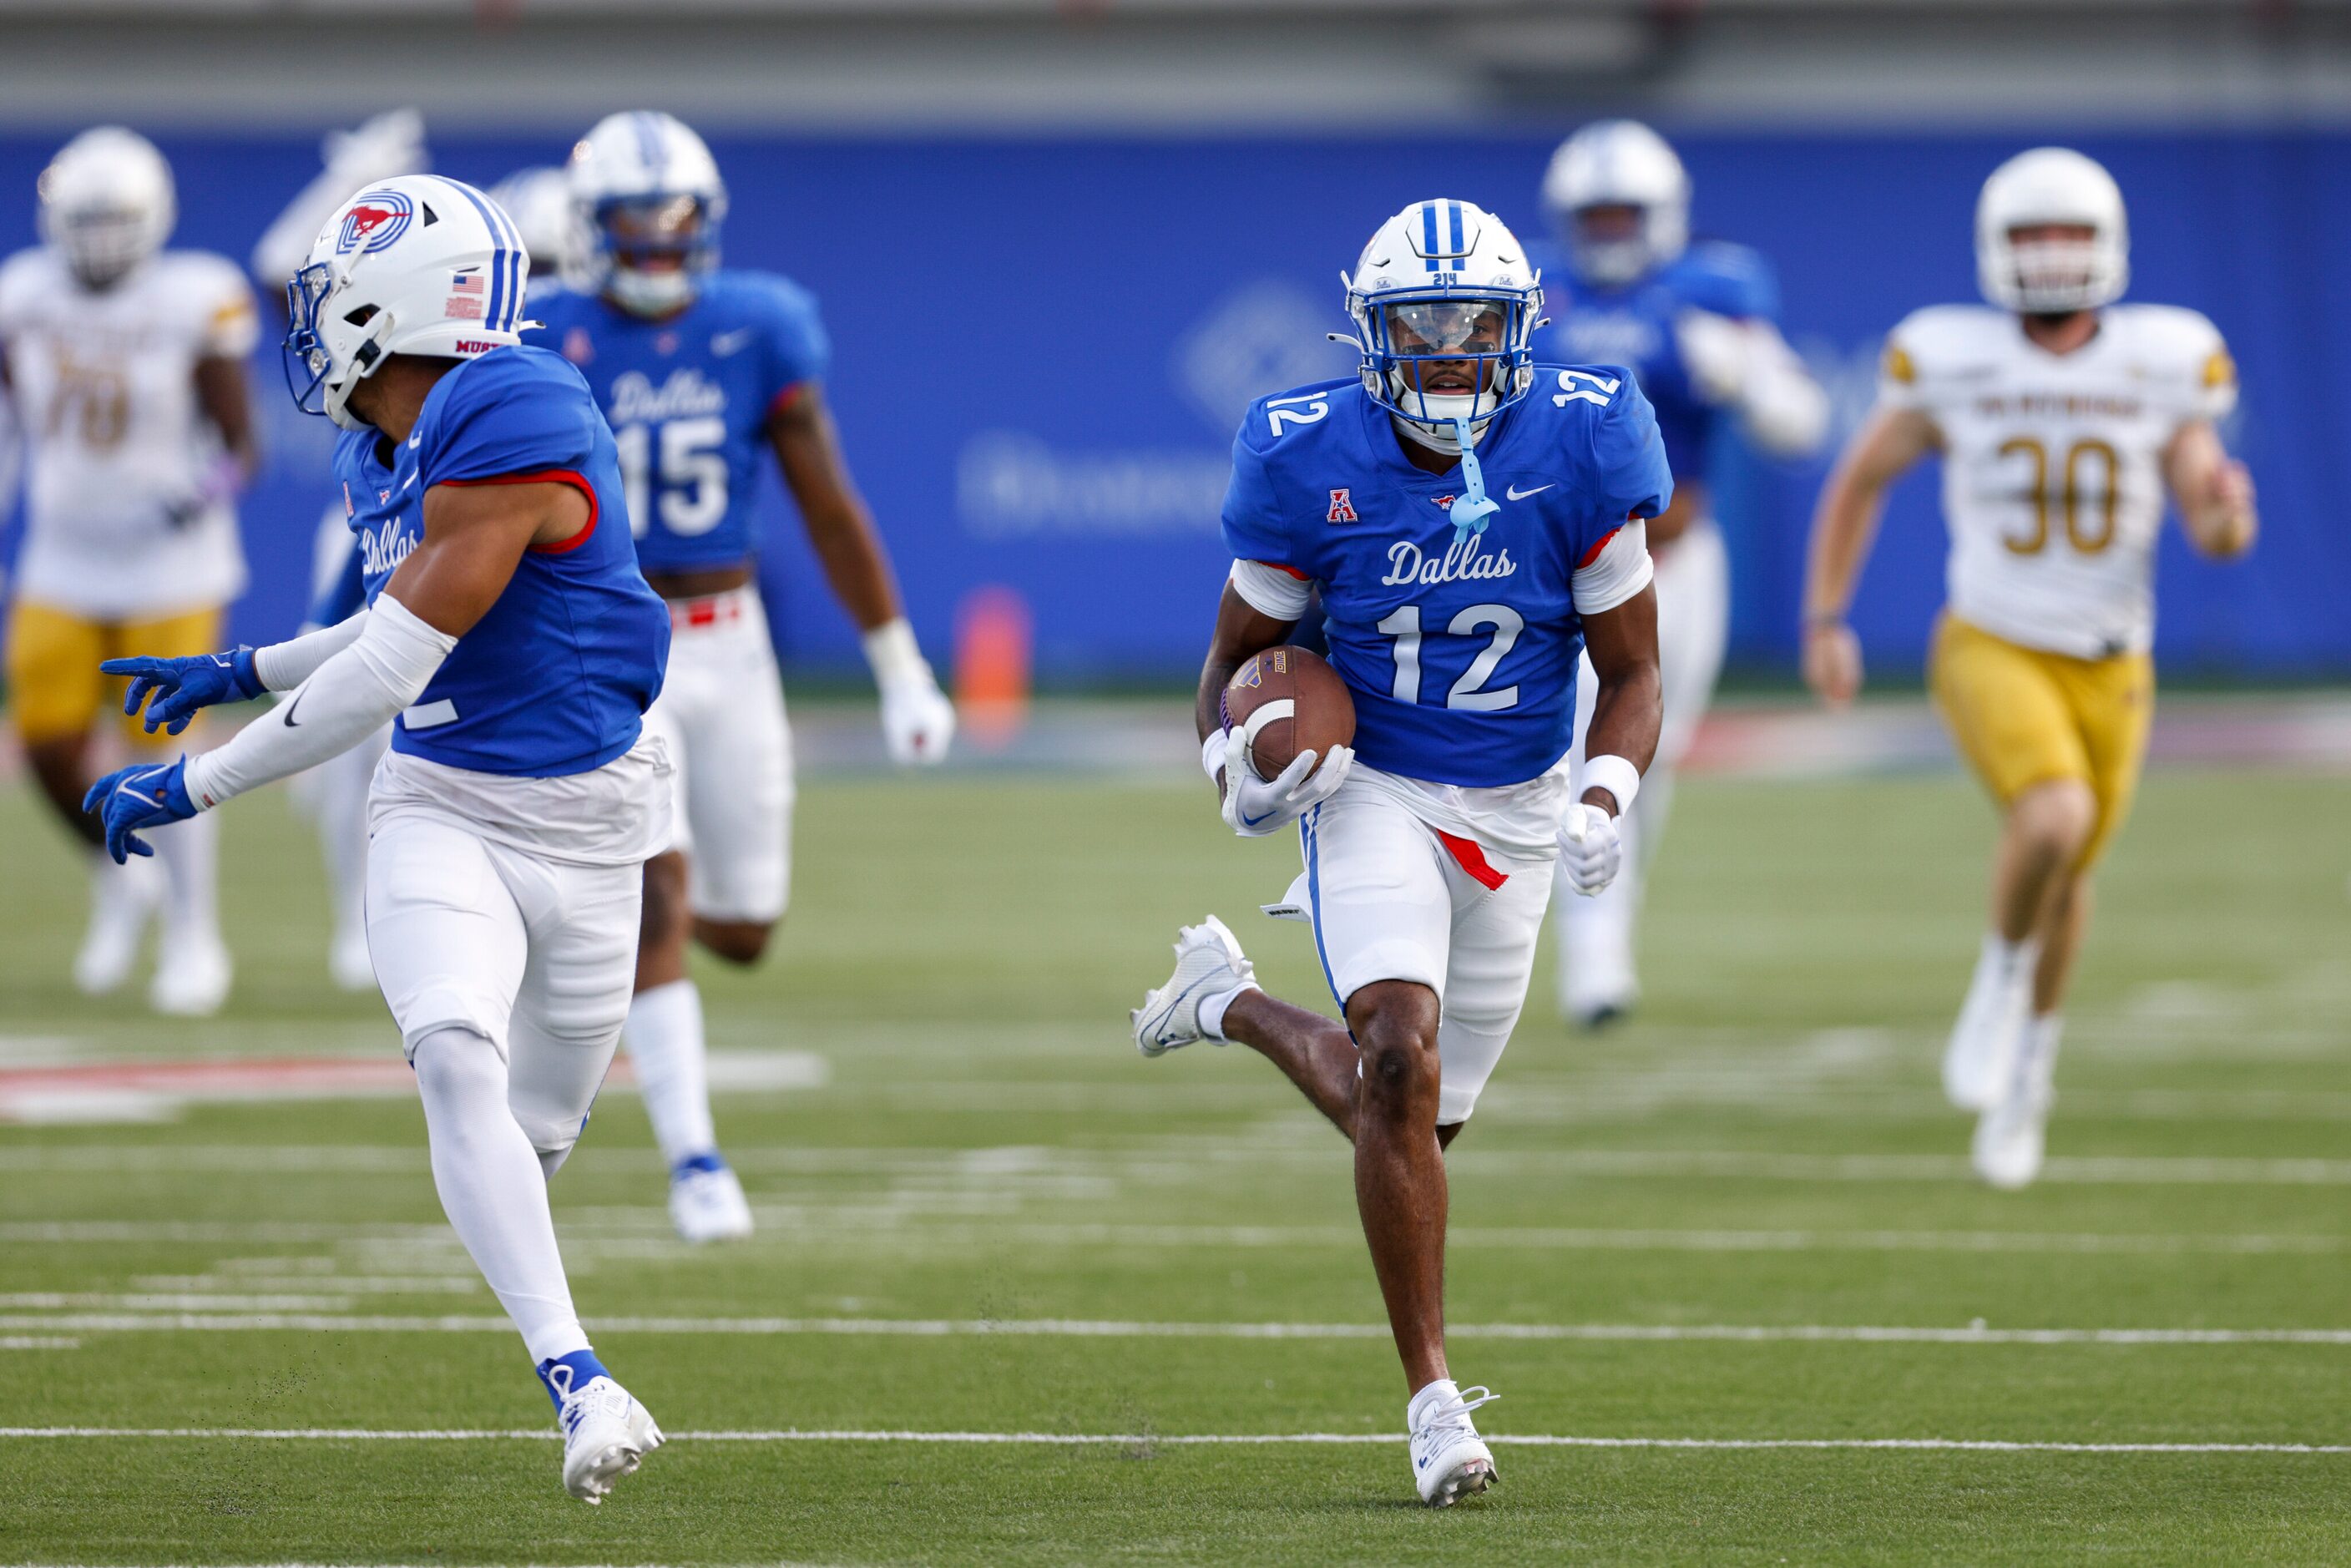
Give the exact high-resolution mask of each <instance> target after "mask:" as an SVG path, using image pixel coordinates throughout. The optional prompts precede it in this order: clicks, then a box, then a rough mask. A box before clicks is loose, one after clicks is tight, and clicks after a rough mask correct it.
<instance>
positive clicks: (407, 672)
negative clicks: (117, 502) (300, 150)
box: [88, 174, 670, 1503]
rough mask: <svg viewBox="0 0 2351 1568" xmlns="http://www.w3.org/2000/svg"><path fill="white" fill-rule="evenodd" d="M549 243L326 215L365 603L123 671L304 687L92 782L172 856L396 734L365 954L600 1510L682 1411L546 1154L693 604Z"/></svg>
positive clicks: (109, 816) (654, 836)
mask: <svg viewBox="0 0 2351 1568" xmlns="http://www.w3.org/2000/svg"><path fill="white" fill-rule="evenodd" d="M528 270H529V258H528V256H526V255H525V254H524V253H523V250H522V247H521V246H520V245H519V244H518V243H517V236H516V235H515V231H514V229H513V227H512V225H510V224H509V223H508V222H507V218H506V215H505V214H503V213H501V212H499V211H498V209H497V207H496V205H495V204H493V203H491V202H490V201H489V200H488V198H487V197H486V196H485V195H484V194H483V193H481V192H479V191H476V190H475V189H474V188H473V187H471V186H469V185H463V184H459V183H457V182H455V181H454V180H445V179H441V178H438V177H436V176H434V175H430V174H412V175H406V176H402V177H401V178H397V179H393V180H388V181H383V182H381V183H376V184H373V185H371V186H369V187H368V188H367V189H366V190H365V191H363V192H360V193H359V194H357V195H355V196H354V197H353V198H352V199H351V200H350V202H349V203H348V204H345V205H344V207H343V208H342V210H341V211H340V214H332V215H330V216H329V218H328V220H327V223H326V225H325V226H323V227H322V228H321V229H320V230H319V237H318V241H317V244H316V245H315V246H313V248H312V250H311V260H310V262H309V263H308V265H307V266H305V267H302V268H301V270H300V271H298V273H296V274H295V276H294V277H293V279H292V280H291V282H290V283H289V284H288V289H287V293H288V300H287V302H288V307H289V308H288V311H287V314H288V317H289V319H290V320H291V323H292V325H291V329H290V330H289V332H288V334H287V349H288V350H289V351H290V352H291V354H292V355H293V356H294V357H295V358H297V359H298V360H299V361H301V362H302V363H303V365H304V366H305V367H306V368H307V370H308V372H309V377H310V379H309V382H308V385H306V386H304V385H299V383H297V384H298V392H297V394H296V395H297V401H298V402H299V403H300V404H301V406H302V407H303V409H304V410H305V412H308V413H325V414H326V415H327V416H329V418H331V419H332V420H333V421H334V422H335V423H336V424H337V425H338V426H339V427H340V429H341V431H342V434H341V436H340V439H339V440H338V441H337V443H336V446H335V472H336V475H337V476H338V477H339V478H340V480H341V481H342V483H343V485H344V486H346V487H347V488H348V490H349V493H350V495H351V497H353V502H354V505H353V508H352V515H351V528H352V529H353V531H354V532H356V533H360V534H362V535H363V536H364V537H363V538H361V539H360V546H359V549H360V559H361V560H362V562H363V566H362V570H363V572H364V574H365V589H366V596H367V600H368V605H367V608H366V609H365V611H364V612H361V613H360V614H356V615H353V616H351V617H350V618H349V619H348V620H345V621H342V622H339V623H338V624H336V625H334V626H330V627H328V628H326V629H324V630H321V631H319V632H311V633H309V634H308V635H306V636H302V637H299V638H296V639H294V640H293V641H290V642H287V643H277V644H274V645H272V646H269V647H266V648H261V649H254V648H250V647H240V648H236V649H234V650H231V651H230V652H228V653H215V654H212V655H209V656H196V657H186V658H152V657H141V658H130V659H123V660H119V661H115V662H113V663H112V664H110V666H109V667H110V670H111V671H112V672H114V673H118V674H128V675H131V676H133V677H135V681H134V685H133V686H132V688H131V706H133V707H136V706H138V705H139V704H140V703H141V702H142V701H146V700H147V699H148V698H149V696H150V695H151V694H152V702H151V703H149V706H148V707H147V713H146V721H147V722H148V723H149V724H155V723H162V724H163V725H164V726H165V727H166V728H167V729H169V730H172V731H177V730H179V729H181V728H183V727H184V726H185V724H186V722H187V720H188V718H189V717H191V716H193V714H194V712H195V710H196V709H197V708H199V707H201V706H205V705H207V704H210V703H214V702H220V701H226V700H234V699H236V698H251V697H256V696H258V695H261V694H262V693H263V692H265V691H277V692H292V693H293V694H294V695H293V696H292V697H291V698H290V699H289V700H288V701H287V703H286V704H285V705H283V706H281V707H280V708H278V709H277V712H276V713H274V714H273V715H271V716H268V717H266V718H262V719H259V720H257V721H256V722H255V723H252V724H249V725H247V726H246V727H245V728H244V729H242V730H241V731H239V732H238V733H237V735H236V737H235V738H234V739H232V740H231V741H229V742H228V744H226V745H225V746H224V747H221V748H220V749H219V750H217V751H214V752H211V753H208V754H206V755H204V756H202V757H198V758H193V760H191V759H189V758H181V759H180V760H179V761H177V762H174V763H172V764H171V765H169V766H168V767H163V766H146V767H132V768H123V769H120V771H118V772H116V773H114V774H111V775H110V776H109V777H107V778H106V779H101V780H99V782H98V784H97V785H95V786H94V787H93V788H92V789H91V790H90V792H89V802H88V804H89V805H90V806H91V807H93V808H96V809H98V810H102V811H103V813H104V816H105V823H106V844H107V848H108V850H109V852H110V853H112V855H113V856H114V857H115V859H116V860H117V861H118V862H120V861H122V860H125V859H127V858H128V857H129V856H131V855H133V854H144V853H148V852H150V851H149V850H148V848H147V846H146V844H145V843H144V842H143V841H141V839H140V837H139V834H140V833H141V832H142V831H147V830H151V829H156V828H162V827H164V826H167V825H171V824H175V823H185V822H187V821H196V820H201V819H202V816H203V815H204V813H207V812H209V811H211V810H214V808H216V807H217V806H219V805H220V804H221V803H222V802H223V801H225V800H228V799H230V798H232V797H234V796H236V795H240V794H243V793H245V792H246V791H247V790H249V789H254V788H256V787H257V786H259V785H262V784H266V783H268V782H270V781H271V780H273V779H283V778H286V777H288V776H289V775H291V774H293V773H296V772H298V771H299V770H301V769H303V768H310V767H315V766H316V765H317V764H319V762H321V761H324V760H325V759H326V758H329V757H330V756H332V755H334V754H335V753H336V752H339V751H341V750H343V749H345V748H347V747H351V746H353V745H357V744H360V743H361V742H363V741H364V740H366V739H367V737H371V736H372V735H374V734H376V733H377V732H379V731H381V730H382V729H384V728H386V727H392V728H393V729H394V736H393V739H392V749H391V751H390V753H389V754H388V755H387V756H386V757H385V758H384V760H383V763H382V766H381V767H380V768H378V769H377V770H376V777H375V781H374V785H373V787H372V789H371V791H370V798H369V825H370V828H371V834H372V836H371V840H370V842H369V845H368V856H369V866H368V878H367V881H368V888H367V918H368V936H369V950H370V952H371V955H372V956H373V958H374V963H375V971H376V975H377V977H378V979H379V983H380V984H381V988H382V990H383V997H384V1001H385V1003H386V1005H388V1006H389V1007H390V1008H391V1009H392V1016H393V1018H394V1019H396V1020H397V1022H398V1023H399V1025H400V1030H401V1043H402V1049H403V1051H405V1053H406V1055H407V1057H408V1061H409V1064H410V1066H411V1067H413V1069H414V1071H415V1074H416V1083H417V1088H418V1091H419V1092H420V1094H421V1096H422V1098H423V1106H424V1119H425V1124H426V1127H427V1129H428V1132H429V1134H430V1137H431V1144H432V1159H433V1178H434V1186H435V1187H436V1188H437V1189H438V1191H439V1193H440V1196H441V1202H442V1206H443V1207H444V1209H445V1210H446V1211H447V1213H448V1216H449V1222H450V1225H451V1226H452V1228H455V1231H456V1232H457V1235H458V1237H459V1239H461V1240H463V1241H464V1243H465V1249H466V1250H467V1252H468V1253H469V1254H471V1256H472V1257H473V1260H474V1262H475V1266H476V1267H478V1268H479V1269H480V1270H481V1271H482V1274H483V1276H484V1278H485V1279H486V1281H488V1283H489V1286H490V1288H491V1290H492V1291H494V1292H495V1293H496V1295H497V1298H498V1301H499V1302H500V1304H501V1305H503V1306H504V1307H505V1308H506V1309H507V1314H508V1316H509V1317H511V1318H512V1319H513V1321H514V1323H515V1326H516V1328H517V1330H518V1331H519V1332H520V1333H521V1334H522V1337H523V1341H524V1343H525V1344H526V1345H527V1346H528V1349H529V1353H530V1356H531V1359H532V1361H533V1362H534V1363H535V1364H537V1367H538V1375H539V1377H540V1379H541V1381H542V1382H543V1383H544V1385H546V1388H547V1392H548V1395H549V1398H550V1399H552V1400H553V1401H554V1403H555V1406H556V1412H557V1419H558V1422H559V1426H560V1427H561V1430H562V1433H563V1439H564V1452H563V1470H562V1474H563V1484H564V1486H565V1488H566V1490H569V1492H570V1493H571V1494H572V1495H573V1496H574V1497H577V1498H580V1500H583V1501H586V1502H590V1503H593V1502H598V1501H600V1500H601V1499H602V1498H603V1496H604V1494H605V1493H606V1492H607V1491H609V1490H611V1485H612V1483H613V1481H614V1480H616V1479H619V1478H620V1477H622V1476H625V1475H627V1474H629V1473H630V1472H631V1471H633V1470H634V1469H636V1468H637V1464H638V1461H639V1459H640V1458H642V1457H643V1455H644V1454H645V1453H647V1452H649V1451H651V1450H652V1449H653V1448H658V1447H659V1446H660V1444H661V1441H662V1437H661V1432H660V1429H659V1428H658V1427H655V1426H654V1424H653V1418H652V1416H649V1415H648V1414H647V1413H646V1412H645V1409H644V1407H643V1406H641V1405H639V1404H638V1403H637V1402H636V1401H635V1400H634V1399H632V1397H630V1396H629V1394H628V1392H627V1391H626V1390H625V1389H623V1388H622V1387H621V1386H620V1385H619V1384H618V1383H616V1382H615V1381H613V1379H612V1378H611V1375H609V1374H608V1373H607V1372H606V1371H605V1369H604V1367H603V1365H602V1364H601V1362H600V1361H599V1360H598V1359H597V1357H596V1355H595V1353H594V1351H593V1350H592V1349H591V1348H590V1344H589V1342H588V1337H587V1334H586V1333H585V1332H584V1331H583V1330H582V1329H581V1327H580V1320H579V1316H578V1313H577V1312H576V1311H575V1310H574V1308H573V1305H572V1301H571V1291H570V1287H569V1282H568V1281H566V1279H565V1276H564V1271H563V1261H562V1259H561V1257H560V1256H559V1252H558V1249H557V1246H556V1238H555V1228H554V1220H553V1218H552V1216H551V1214H550V1211H549V1207H548V1200H547V1178H549V1177H550V1176H553V1175H554V1174H555V1172H556V1171H557V1170H558V1169H559V1168H560V1167H561V1166H562V1165H563V1163H564V1161H565V1160H566V1159H567V1158H568V1157H569V1155H570V1153H571V1150H572V1148H573V1147H574V1146H575V1145H577V1143H578V1141H579V1138H580V1132H581V1130H582V1129H583V1128H584V1126H585V1125H586V1124H587V1120H588V1111H589V1107H590V1104H591V1103H593V1101H594V1099H595V1097H596V1092H597V1090H598V1089H599V1088H600V1087H601V1085H602V1083H603V1082H604V1075H605V1072H606V1071H607V1070H608V1069H609V1068H610V1066H611V1061H612V1052H613V1050H614V1049H615V1047H616V1046H617V1045H618V1044H619V1040H620V1032H621V1022H622V1019H623V1018H624V1017H625V1016H626V1013H627V1009H628V1001H629V997H630V992H631V986H632V979H633V977H634V973H635V967H636V964H635V957H636V940H637V927H638V923H639V917H640V904H641V901H642V898H643V887H644V873H643V864H644V862H645V860H646V859H647V857H648V856H649V855H650V854H651V853H653V852H655V851H657V850H658V849H660V848H661V847H662V846H663V845H664V844H665V843H666V842H667V841H668V838H669V812H670V794H669V789H668V782H667V779H666V778H665V777H664V775H665V774H666V773H667V771H668V762H667V758H666V748H665V747H664V745H663V743H662V741H661V740H660V739H659V738H658V737H654V736H652V735H650V734H648V733H647V732H646V729H645V726H644V724H643V713H644V710H645V709H646V707H647V706H650V705H651V703H652V701H653V697H654V696H655V695H657V694H658V693H659V692H660V690H661V685H662V667H663V664H664V661H665V659H666V657H667V654H668V648H669V618H668V616H667V614H666V613H664V610H663V607H662V605H661V602H660V601H659V600H657V599H656V598H655V597H654V596H653V592H652V591H651V590H650V589H648V588H647V587H646V586H645V582H644V579H643V576H642V575H641V574H640V573H639V572H638V570H637V564H636V552H635V550H634V549H633V548H632V545H631V543H630V540H629V538H628V535H627V534H626V533H625V532H623V531H622V529H620V528H616V527H613V526H611V525H612V524H613V523H614V522H617V521H618V519H619V517H621V515H622V508H623V507H624V506H625V505H626V503H625V500H624V498H623V496H622V482H621V470H620V463H619V454H618V453H617V452H616V451H615V449H614V447H613V444H612V435H611V430H610V429H609V428H608V427H607V426H606V425H605V423H604V421H603V420H602V419H601V417H600V416H599V415H598V414H597V413H596V408H595V404H594V402H593V401H592V399H591V398H590V395H589V392H588V388H587V386H586V385H585V384H584V383H583V382H581V381H580V376H579V373H578V372H577V371H574V370H573V369H572V368H571V367H570V366H569V365H567V364H565V363H564V362H563V361H562V360H560V359H559V358H558V357H557V356H555V355H553V354H550V353H548V352H546V351H544V350H538V349H531V348H524V347H521V346H519V345H518V343H517V322H518V320H519V318H520V316H521V313H522V308H523V299H522V293H523V288H524V283H525V279H526V277H527V276H528ZM469 280H473V281H471V282H469ZM600 519H601V521H600ZM158 836H159V838H160V839H161V840H162V841H166V842H168V841H169V840H170V839H171V837H172V834H170V833H163V834H159V835H158Z"/></svg>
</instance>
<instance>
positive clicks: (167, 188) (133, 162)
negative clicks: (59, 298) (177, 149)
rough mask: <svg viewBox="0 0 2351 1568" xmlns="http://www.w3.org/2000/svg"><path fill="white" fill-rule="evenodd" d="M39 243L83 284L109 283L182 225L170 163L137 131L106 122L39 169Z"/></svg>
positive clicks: (154, 249) (88, 285)
mask: <svg viewBox="0 0 2351 1568" xmlns="http://www.w3.org/2000/svg"><path fill="white" fill-rule="evenodd" d="M39 188H40V193H41V238H42V239H44V240H46V241H47V242H48V243H49V244H50V245H52V246H56V247H57V251H58V252H59V254H61V255H63V256H64V257H65V258H66V265H67V266H68V267H70V268H71V269H72V271H73V275H74V276H75V277H78V278H79V279H80V280H81V282H82V284H83V286H84V287H89V288H105V287H110V285H112V284H113V283H114V282H115V281H116V280H117V279H119V278H120V277H123V276H124V275H125V274H127V273H128V272H130V271H131V268H133V267H137V266H138V265H139V264H140V263H141V262H142V261H145V260H146V259H147V258H148V257H149V256H152V255H154V254H155V253H156V252H157V251H159V250H161V249H162V248H163V242H164V241H165V240H167V239H169V238H171V237H172V225H173V224H175V223H177V222H178V221H179V216H180V208H179V201H178V198H177V197H176V196H175V195H174V193H173V192H172V166H171V165H170V164H169V163H166V162H163V155H162V153H161V152H156V151H155V144H154V143H153V142H152V141H148V140H147V139H146V138H145V137H143V136H141V135H140V134H139V133H138V132H137V131H125V130H123V129H122V128H121V127H120V126H119V125H101V126H99V127H97V128H96V129H95V130H90V131H83V132H82V133H81V134H80V135H79V136H77V137H75V138H74V139H73V140H72V141H68V142H67V143H66V144H65V146H64V147H63V148H61V149H59V150H58V152H57V156H56V157H55V158H54V159H51V160H50V162H49V166H48V167H47V168H46V169H44V170H42V171H41V180H40V187H39Z"/></svg>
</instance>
